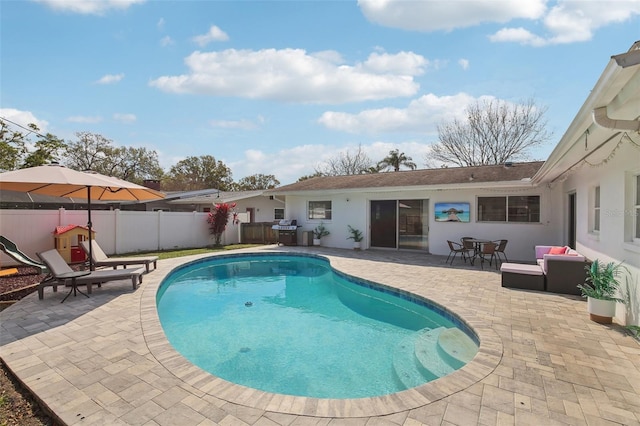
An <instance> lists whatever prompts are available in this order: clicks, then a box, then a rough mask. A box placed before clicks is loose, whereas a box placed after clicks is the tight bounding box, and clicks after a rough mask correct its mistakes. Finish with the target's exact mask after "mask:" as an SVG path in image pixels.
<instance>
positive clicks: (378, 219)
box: [371, 200, 398, 248]
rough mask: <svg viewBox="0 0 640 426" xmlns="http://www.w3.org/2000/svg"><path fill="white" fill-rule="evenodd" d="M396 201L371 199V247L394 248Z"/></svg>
mask: <svg viewBox="0 0 640 426" xmlns="http://www.w3.org/2000/svg"><path fill="white" fill-rule="evenodd" d="M397 210H398V209H397V201H396V200H378V201H371V247H386V248H396V244H397V241H398V231H397V223H398V220H397Z"/></svg>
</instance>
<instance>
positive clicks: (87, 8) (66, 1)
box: [34, 0, 146, 15]
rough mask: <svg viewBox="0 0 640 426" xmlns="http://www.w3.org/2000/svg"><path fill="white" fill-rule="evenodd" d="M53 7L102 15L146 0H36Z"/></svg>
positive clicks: (65, 10)
mask: <svg viewBox="0 0 640 426" xmlns="http://www.w3.org/2000/svg"><path fill="white" fill-rule="evenodd" d="M34 1H36V2H38V3H42V4H44V5H46V6H48V7H50V8H51V9H54V10H58V11H62V12H72V13H79V14H82V15H102V14H104V13H105V12H108V11H110V10H124V9H128V8H129V7H130V6H132V5H134V4H140V3H144V2H145V1H146V0H34Z"/></svg>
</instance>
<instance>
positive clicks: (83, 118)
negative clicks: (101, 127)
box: [67, 115, 102, 124]
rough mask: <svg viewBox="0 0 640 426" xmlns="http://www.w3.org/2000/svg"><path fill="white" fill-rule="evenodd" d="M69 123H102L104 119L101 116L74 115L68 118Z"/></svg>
mask: <svg viewBox="0 0 640 426" xmlns="http://www.w3.org/2000/svg"><path fill="white" fill-rule="evenodd" d="M67 121H69V122H71V123H90V124H93V123H100V122H101V121H102V117H100V116H99V115H97V116H94V117H89V116H82V115H74V116H71V117H67Z"/></svg>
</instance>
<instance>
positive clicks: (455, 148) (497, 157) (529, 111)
mask: <svg viewBox="0 0 640 426" xmlns="http://www.w3.org/2000/svg"><path fill="white" fill-rule="evenodd" d="M546 111H547V108H546V107H545V108H540V107H538V106H536V104H535V102H534V101H533V100H527V101H525V102H524V103H520V104H510V103H508V102H506V101H500V100H488V101H482V102H481V101H477V102H475V103H473V104H471V105H469V106H468V107H467V110H466V114H467V116H466V118H465V120H464V121H460V120H458V119H453V120H452V121H450V122H447V123H442V124H440V125H439V126H438V137H439V141H438V142H437V143H436V144H434V145H433V146H432V147H431V152H430V153H429V156H428V158H427V160H426V161H427V162H430V163H433V162H434V161H436V162H441V163H443V164H445V165H457V166H462V167H467V166H481V165H490V164H503V163H504V162H506V161H523V160H527V159H529V157H530V151H531V150H532V149H533V148H536V147H538V146H541V145H543V144H545V143H546V142H547V141H548V140H549V139H550V138H551V134H550V133H549V132H547V130H546V125H547V122H546V120H545V119H544V114H545V113H546Z"/></svg>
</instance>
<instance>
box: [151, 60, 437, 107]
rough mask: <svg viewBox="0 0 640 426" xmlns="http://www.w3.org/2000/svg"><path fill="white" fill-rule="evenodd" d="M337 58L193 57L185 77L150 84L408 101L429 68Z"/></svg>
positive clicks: (329, 99) (292, 97)
mask: <svg viewBox="0 0 640 426" xmlns="http://www.w3.org/2000/svg"><path fill="white" fill-rule="evenodd" d="M339 58H340V56H339V55H338V54H336V53H334V54H331V53H330V52H321V53H320V54H309V53H307V52H306V51H305V50H303V49H281V50H276V49H263V50H258V51H255V50H236V49H228V50H223V51H217V52H198V51H196V52H194V53H192V54H191V55H190V56H188V57H187V58H186V59H185V63H186V65H187V67H188V68H189V73H188V74H183V75H178V76H164V77H159V78H157V79H155V80H153V81H151V82H150V83H149V84H150V85H151V86H153V87H157V88H158V89H160V90H163V91H165V92H171V93H194V94H195V93H197V94H199V95H202V94H206V95H211V96H237V97H242V98H249V99H269V100H278V101H285V102H303V103H334V104H337V103H343V102H357V101H365V100H378V99H386V98H395V97H400V96H412V95H414V94H415V93H416V92H417V91H418V89H419V85H418V84H417V83H416V82H415V81H414V76H416V75H420V74H422V73H424V68H425V66H426V65H427V63H428V61H427V60H426V59H424V58H423V57H421V56H420V55H416V54H414V53H411V52H400V53H398V54H395V55H393V54H384V55H380V54H373V55H371V56H370V57H369V58H368V59H367V61H365V62H363V63H356V64H353V65H348V64H343V63H342V62H336V61H337V60H338V59H339Z"/></svg>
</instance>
